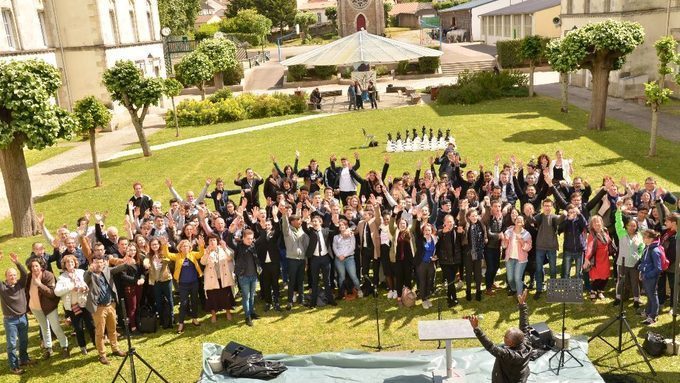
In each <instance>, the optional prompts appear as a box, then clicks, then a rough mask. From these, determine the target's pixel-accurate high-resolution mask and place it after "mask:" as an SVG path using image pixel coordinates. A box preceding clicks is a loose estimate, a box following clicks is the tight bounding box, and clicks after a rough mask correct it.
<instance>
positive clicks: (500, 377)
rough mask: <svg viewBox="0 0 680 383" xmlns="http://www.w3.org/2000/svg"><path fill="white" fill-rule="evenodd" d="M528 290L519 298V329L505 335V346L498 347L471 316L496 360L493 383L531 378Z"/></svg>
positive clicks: (480, 336) (474, 327)
mask: <svg viewBox="0 0 680 383" xmlns="http://www.w3.org/2000/svg"><path fill="white" fill-rule="evenodd" d="M526 298H527V290H524V292H523V293H522V295H520V296H518V297H517V301H518V304H517V307H518V308H519V328H511V329H509V330H508V331H507V332H506V333H505V337H504V338H503V343H504V345H502V346H496V345H494V344H493V342H491V340H490V339H489V338H487V337H486V335H484V332H483V331H482V329H480V328H479V319H478V318H477V316H476V315H473V316H470V317H469V318H468V319H469V320H470V324H471V325H472V328H473V329H474V331H475V335H476V336H477V339H479V341H480V342H481V343H482V346H484V348H485V349H486V350H487V351H488V352H490V353H491V355H493V356H494V357H495V358H496V362H495V363H494V365H493V371H492V372H491V382H492V383H515V382H521V383H524V382H526V381H527V379H528V378H529V359H530V358H531V354H532V348H531V343H530V342H529V338H528V337H527V336H525V334H527V333H528V332H529V312H528V308H527V304H526Z"/></svg>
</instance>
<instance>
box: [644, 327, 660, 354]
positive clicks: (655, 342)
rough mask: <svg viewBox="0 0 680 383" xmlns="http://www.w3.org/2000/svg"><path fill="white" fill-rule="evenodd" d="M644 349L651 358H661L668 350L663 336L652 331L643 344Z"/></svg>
mask: <svg viewBox="0 0 680 383" xmlns="http://www.w3.org/2000/svg"><path fill="white" fill-rule="evenodd" d="M642 348H643V349H644V350H645V352H646V353H647V354H649V355H650V356H661V355H663V353H664V351H665V350H666V341H665V340H664V338H663V337H662V336H661V335H659V334H656V333H653V332H651V331H650V332H648V333H647V336H646V337H645V341H644V342H643V343H642Z"/></svg>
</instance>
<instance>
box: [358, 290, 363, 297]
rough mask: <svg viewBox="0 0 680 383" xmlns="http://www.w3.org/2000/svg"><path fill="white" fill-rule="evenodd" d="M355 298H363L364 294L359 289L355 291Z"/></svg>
mask: <svg viewBox="0 0 680 383" xmlns="http://www.w3.org/2000/svg"><path fill="white" fill-rule="evenodd" d="M357 296H358V297H359V298H363V297H364V292H363V291H361V289H359V291H357Z"/></svg>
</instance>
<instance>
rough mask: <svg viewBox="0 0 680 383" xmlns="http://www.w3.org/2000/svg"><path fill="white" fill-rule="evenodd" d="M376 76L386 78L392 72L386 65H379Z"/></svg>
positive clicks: (376, 68)
mask: <svg viewBox="0 0 680 383" xmlns="http://www.w3.org/2000/svg"><path fill="white" fill-rule="evenodd" d="M375 74H376V76H386V75H388V74H390V70H389V69H388V68H387V66H385V65H378V66H377V67H375Z"/></svg>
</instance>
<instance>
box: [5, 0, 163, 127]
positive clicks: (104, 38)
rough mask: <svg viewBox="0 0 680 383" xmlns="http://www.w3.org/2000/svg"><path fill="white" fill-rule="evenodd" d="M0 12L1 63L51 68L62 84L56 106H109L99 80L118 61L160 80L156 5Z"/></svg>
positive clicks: (52, 6) (9, 4) (89, 1)
mask: <svg viewBox="0 0 680 383" xmlns="http://www.w3.org/2000/svg"><path fill="white" fill-rule="evenodd" d="M0 12H1V13H2V17H3V25H4V28H3V31H2V32H0V60H1V61H6V60H21V59H31V58H40V59H44V60H45V61H47V62H49V63H51V64H53V65H55V66H56V67H57V68H59V70H60V71H61V73H62V81H63V84H64V85H63V86H62V88H61V89H60V91H59V96H58V102H59V104H60V105H62V106H63V107H65V108H67V109H70V108H72V107H73V105H74V103H75V101H76V100H78V99H80V98H82V97H85V96H88V95H94V96H95V97H97V98H99V99H101V100H103V101H104V102H105V103H108V104H112V103H111V98H110V96H109V94H108V92H107V91H106V88H105V87H104V85H103V84H102V75H103V74H104V71H105V70H106V69H107V68H109V67H111V66H113V65H114V64H115V63H116V61H118V60H132V61H134V62H135V63H136V64H137V66H138V67H139V68H140V69H141V70H142V71H144V73H145V75H147V76H155V77H165V60H164V58H163V44H162V42H161V36H160V25H159V19H158V4H157V0H68V1H60V0H21V1H18V0H0ZM112 107H113V108H114V112H115V114H119V112H122V111H123V110H124V109H123V108H122V107H121V106H119V105H112ZM121 115H122V116H124V113H121Z"/></svg>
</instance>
